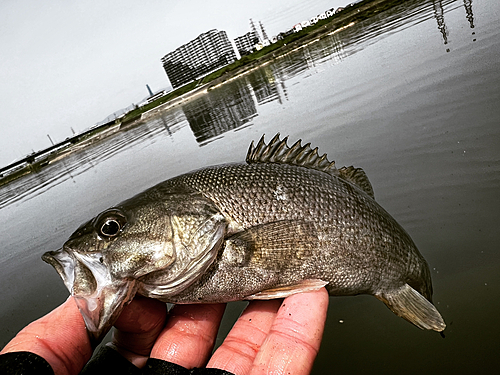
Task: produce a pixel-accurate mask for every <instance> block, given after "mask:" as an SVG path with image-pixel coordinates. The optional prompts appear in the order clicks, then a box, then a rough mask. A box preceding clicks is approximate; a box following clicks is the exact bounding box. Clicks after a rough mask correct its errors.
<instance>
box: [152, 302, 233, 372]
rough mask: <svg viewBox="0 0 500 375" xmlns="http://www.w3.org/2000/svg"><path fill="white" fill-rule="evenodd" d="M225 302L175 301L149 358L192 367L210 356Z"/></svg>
mask: <svg viewBox="0 0 500 375" xmlns="http://www.w3.org/2000/svg"><path fill="white" fill-rule="evenodd" d="M225 307H226V305H225V304H211V305H208V304H207V305H203V304H202V305H176V306H174V308H173V309H172V310H171V311H170V313H169V318H168V321H167V324H166V326H165V329H164V330H163V332H162V333H161V334H160V335H159V336H158V339H157V341H156V343H155V345H154V346H153V350H152V351H151V358H157V359H162V360H164V361H168V362H173V363H176V364H178V365H180V366H183V367H186V368H188V369H191V368H193V367H203V366H204V365H205V363H206V362H207V360H208V357H209V356H210V354H211V352H212V349H213V346H214V342H215V339H216V337H217V331H218V330H219V324H220V321H221V319H222V315H223V314H224V309H225Z"/></svg>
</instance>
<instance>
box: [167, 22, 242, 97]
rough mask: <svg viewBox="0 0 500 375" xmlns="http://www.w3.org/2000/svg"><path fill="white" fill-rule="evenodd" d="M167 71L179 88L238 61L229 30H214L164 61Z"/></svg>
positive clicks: (202, 35) (175, 85) (171, 81)
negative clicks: (228, 36)
mask: <svg viewBox="0 0 500 375" xmlns="http://www.w3.org/2000/svg"><path fill="white" fill-rule="evenodd" d="M161 61H162V63H163V68H164V69H165V72H166V73H167V76H168V79H169V80H170V84H171V85H172V87H173V88H174V89H175V88H177V87H180V86H183V85H185V84H187V83H189V82H192V81H194V80H196V79H200V78H202V77H204V76H206V75H208V74H210V73H211V72H213V71H215V70H217V69H220V68H222V67H224V66H226V65H229V64H231V63H232V62H234V61H236V54H235V52H234V49H233V46H232V45H231V42H230V41H229V39H228V38H227V34H226V32H225V31H217V30H215V29H214V30H210V31H207V32H206V33H203V34H200V35H199V36H198V37H197V38H195V39H193V40H192V41H190V42H189V43H186V44H184V45H182V46H180V47H179V48H177V49H176V50H175V51H172V52H169V53H167V54H166V55H165V56H164V57H163V58H162V59H161Z"/></svg>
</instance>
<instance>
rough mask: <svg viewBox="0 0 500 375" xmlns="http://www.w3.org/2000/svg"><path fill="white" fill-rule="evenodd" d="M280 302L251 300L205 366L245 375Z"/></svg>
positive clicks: (269, 327) (267, 331)
mask: <svg viewBox="0 0 500 375" xmlns="http://www.w3.org/2000/svg"><path fill="white" fill-rule="evenodd" d="M280 304H281V300H273V301H254V302H251V303H250V304H249V305H248V307H247V308H246V309H245V311H243V313H242V314H241V316H240V317H239V318H238V320H237V321H236V323H235V324H234V326H233V328H232V329H231V331H230V332H229V334H228V335H227V337H226V339H225V340H224V342H223V343H222V345H221V346H220V347H219V348H218V349H217V350H216V351H215V353H214V355H213V356H212V358H210V361H209V362H208V364H207V367H211V368H219V369H224V370H226V371H229V372H232V373H233V374H236V375H243V374H248V373H249V372H250V369H251V368H252V364H253V361H254V360H255V357H256V355H257V353H258V351H259V349H260V347H261V345H262V343H263V342H264V340H265V338H266V336H267V334H268V333H269V330H270V329H271V326H272V324H273V322H274V319H275V317H276V313H277V311H278V309H279V307H280Z"/></svg>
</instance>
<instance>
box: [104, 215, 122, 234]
mask: <svg viewBox="0 0 500 375" xmlns="http://www.w3.org/2000/svg"><path fill="white" fill-rule="evenodd" d="M121 229H122V226H121V225H120V223H119V222H118V221H117V220H115V219H108V220H106V221H105V222H104V224H102V226H101V233H102V234H103V235H105V236H107V237H114V236H116V235H117V234H118V233H120V230H121Z"/></svg>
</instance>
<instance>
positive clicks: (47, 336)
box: [0, 297, 92, 375]
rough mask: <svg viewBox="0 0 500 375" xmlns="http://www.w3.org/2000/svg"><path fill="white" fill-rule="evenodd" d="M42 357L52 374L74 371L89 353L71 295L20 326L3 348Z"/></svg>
mask: <svg viewBox="0 0 500 375" xmlns="http://www.w3.org/2000/svg"><path fill="white" fill-rule="evenodd" d="M21 351H26V352H31V353H35V354H37V355H39V356H41V357H42V358H44V359H45V360H46V361H47V362H48V363H49V364H50V366H51V367H52V369H53V370H54V373H55V374H68V375H69V374H77V373H79V372H80V370H81V369H82V368H83V366H84V365H85V363H87V361H88V360H89V359H90V357H91V355H92V348H91V346H90V341H89V337H88V335H87V329H86V328H85V323H84V321H83V318H82V316H81V315H80V311H79V310H78V307H77V306H76V303H75V301H74V299H73V298H72V297H70V298H68V299H67V300H66V302H64V303H63V304H62V305H60V306H59V307H57V308H56V309H54V310H52V311H51V312H50V313H48V314H47V315H45V316H43V317H41V318H40V319H38V320H35V321H34V322H33V323H31V324H29V325H28V326H26V327H25V328H23V329H22V330H21V331H20V332H19V333H18V334H17V335H16V337H14V338H13V339H12V340H11V341H10V342H9V343H8V344H7V345H6V346H5V348H3V350H2V351H1V352H0V353H1V354H4V353H10V352H21Z"/></svg>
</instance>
